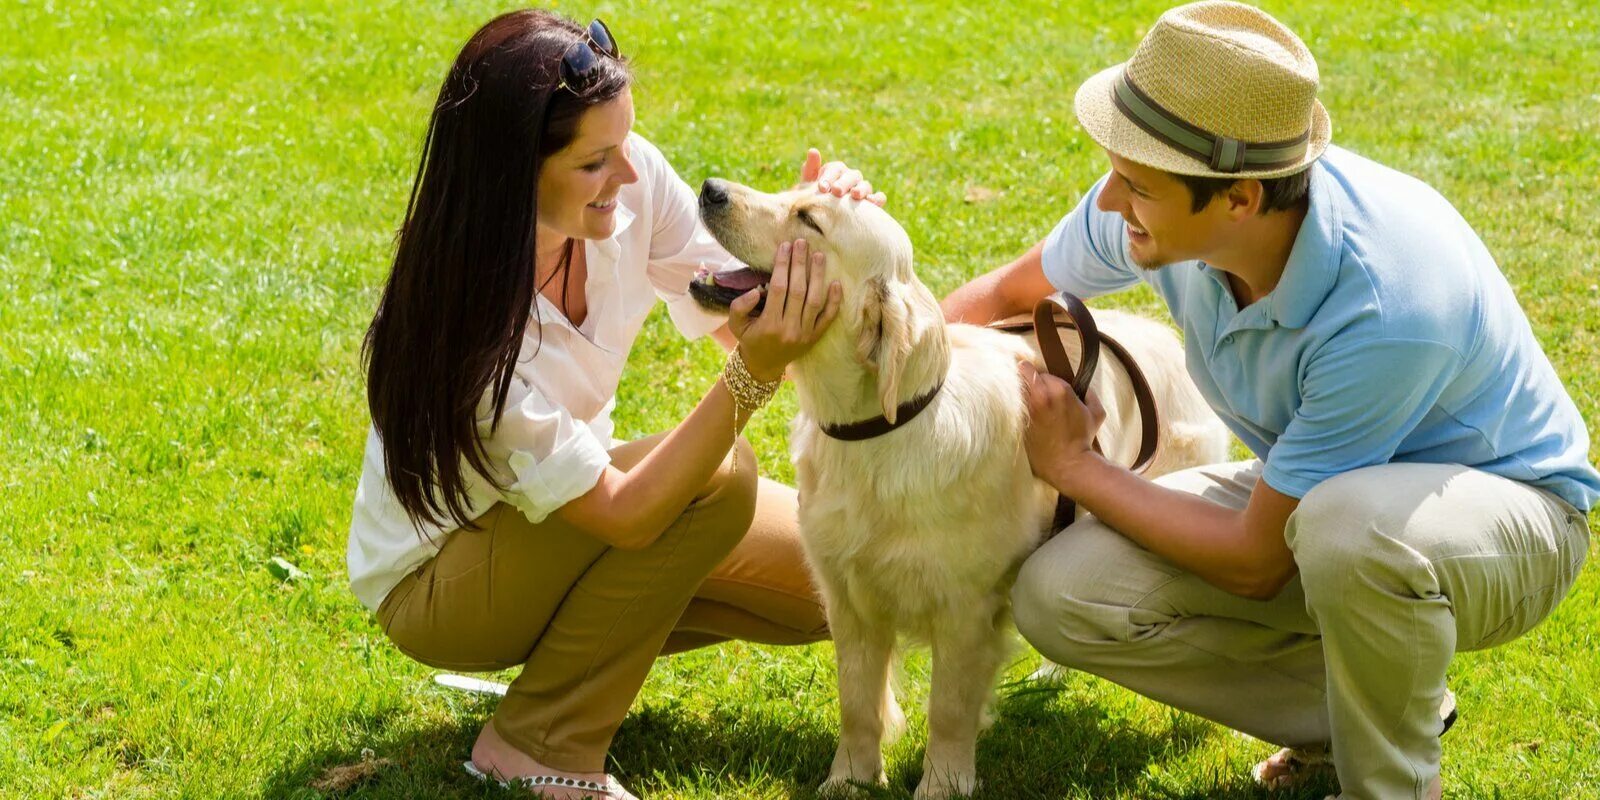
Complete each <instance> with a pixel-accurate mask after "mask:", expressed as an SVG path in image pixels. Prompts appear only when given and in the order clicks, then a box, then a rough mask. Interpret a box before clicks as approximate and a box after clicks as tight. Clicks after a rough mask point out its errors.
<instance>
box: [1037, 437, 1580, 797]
mask: <svg viewBox="0 0 1600 800" xmlns="http://www.w3.org/2000/svg"><path fill="white" fill-rule="evenodd" d="M1260 474H1261V467H1260V464H1259V463H1258V462H1249V463H1241V464H1223V465H1217V466H1211V467H1203V468H1199V469H1192V470H1187V471H1184V472H1179V473H1175V474H1172V475H1168V476H1165V477H1163V478H1160V479H1158V481H1157V482H1158V483H1161V484H1163V485H1166V486H1168V487H1171V488H1175V489H1179V490H1182V491H1186V492H1192V493H1194V494H1198V495H1201V496H1203V497H1205V498H1207V499H1209V500H1212V501H1214V502H1217V503H1221V504H1223V505H1226V506H1229V507H1231V508H1236V509H1240V508H1244V506H1245V504H1246V501H1247V500H1248V498H1249V496H1250V492H1251V490H1252V489H1253V488H1254V487H1255V484H1256V481H1257V479H1258V478H1259V477H1260ZM1284 536H1285V539H1286V541H1287V543H1288V545H1289V547H1290V549H1291V550H1293V551H1294V557H1295V562H1296V563H1297V564H1298V565H1299V568H1300V573H1299V576H1298V577H1296V578H1295V579H1294V581H1293V582H1292V583H1291V584H1289V586H1288V587H1287V588H1285V589H1284V590H1283V592H1282V593H1281V594H1279V595H1278V597H1276V598H1275V599H1273V600H1269V601H1256V600H1247V599H1245V598H1242V597H1237V596H1234V595H1231V594H1228V593H1227V592H1224V591H1222V590H1220V589H1217V588H1216V587H1213V586H1211V585H1210V584H1208V583H1206V582H1205V581H1203V580H1201V579H1199V578H1197V577H1195V576H1194V575H1192V574H1190V573H1187V572H1185V571H1183V570H1181V569H1178V568H1177V567H1174V566H1172V565H1171V564H1169V563H1167V562H1166V561H1165V560H1163V559H1161V558H1160V557H1158V556H1156V555H1154V554H1152V553H1150V552H1149V551H1147V550H1144V549H1143V548H1141V547H1139V546H1138V545H1136V544H1134V543H1133V542H1131V541H1130V540H1128V539H1126V538H1125V537H1123V536H1122V535H1120V534H1118V533H1116V532H1115V531H1113V530H1111V529H1110V528H1108V527H1106V526H1105V525H1103V524H1101V523H1100V522H1099V521H1098V520H1096V519H1094V518H1093V517H1085V518H1083V519H1080V520H1079V521H1078V522H1076V523H1074V524H1073V525H1072V526H1070V527H1068V528H1067V529H1065V530H1063V531H1062V532H1061V533H1060V534H1059V535H1057V536H1056V537H1055V538H1054V539H1052V540H1050V541H1049V542H1048V543H1046V544H1045V545H1044V546H1043V547H1042V548H1040V549H1039V551H1038V552H1036V553H1035V554H1034V555H1033V556H1032V557H1031V558H1029V559H1028V561H1027V562H1026V564H1025V565H1024V566H1023V568H1022V571H1021V573H1020V574H1019V576H1018V579H1017V583H1016V587H1015V589H1014V590H1013V593H1012V597H1013V601H1014V605H1015V615H1016V622H1017V627H1018V628H1019V629H1020V630H1021V631H1022V633H1023V635H1024V636H1026V637H1027V638H1028V640H1029V641H1030V642H1031V643H1032V644H1033V645H1034V646H1035V647H1037V648H1038V649H1039V651H1040V652H1041V653H1043V654H1044V655H1045V656H1046V657H1048V658H1050V659H1051V660H1053V661H1056V662H1059V663H1061V664H1065V665H1067V666H1070V667H1075V668H1078V669H1081V670H1084V671H1086V672H1091V673H1094V674H1096V675H1100V676H1102V677H1105V678H1107V679H1109V680H1112V681H1114V682H1116V683H1119V684H1121V685H1123V686H1125V687H1127V688H1129V689H1132V690H1133V691H1136V692H1138V693H1140V694H1142V695H1145V696H1147V697H1151V698H1154V699H1155V700H1158V701H1161V702H1163V703H1166V704H1168V705H1171V706H1175V707H1177V708H1181V709H1184V710H1187V711H1190V712H1193V713H1195V714H1199V715H1201V716H1204V717H1207V718H1209V719H1212V720H1215V721H1217V722H1220V723H1222V724H1223V725H1226V726H1228V727H1230V728H1234V729H1236V730H1240V731H1243V732H1245V733H1248V734H1250V735H1252V736H1255V737H1258V738H1261V739H1265V740H1267V741H1270V742H1275V743H1277V744H1279V745H1283V746H1292V747H1300V746H1314V745H1321V744H1328V743H1331V745H1332V748H1333V758H1334V765H1335V767H1336V768H1337V770H1338V774H1339V781H1340V785H1341V787H1342V789H1343V795H1342V796H1343V797H1344V798H1348V799H1349V800H1357V799H1358V798H1359V799H1360V800H1391V799H1392V798H1420V797H1422V796H1423V794H1422V793H1423V792H1424V791H1425V790H1426V789H1427V787H1428V785H1429V784H1430V783H1431V782H1432V780H1433V778H1434V777H1435V776H1436V775H1438V773H1439V757H1440V742H1439V738H1438V736H1439V733H1440V729H1441V723H1440V720H1439V715H1438V709H1439V705H1440V702H1441V700H1442V699H1443V696H1444V691H1445V670H1446V667H1447V666H1448V665H1449V663H1450V658H1451V657H1452V656H1453V655H1454V654H1455V653H1457V652H1461V651H1464V650H1477V649H1481V648H1486V647H1493V646H1495V645H1498V644H1503V643H1505V642H1508V641H1510V640H1512V639H1514V638H1516V637H1518V636H1520V635H1522V634H1523V633H1525V632H1527V631H1528V630H1529V629H1530V628H1532V627H1533V626H1534V625H1536V624H1537V623H1539V622H1540V621H1541V620H1543V619H1544V618H1545V617H1546V616H1547V615H1548V614H1549V613H1550V612H1551V610H1552V609H1554V608H1555V606H1556V604H1557V603H1558V602H1560V601H1561V599H1562V598H1563V597H1565V596H1566V594H1567V590H1568V589H1570V588H1571V586H1572V583H1573V581H1574V579H1575V578H1576V577H1577V574H1578V570H1579V568H1580V567H1581V566H1582V565H1583V560H1584V556H1585V554H1586V552H1587V549H1588V537H1589V533H1588V525H1587V521H1586V520H1585V519H1584V517H1583V516H1582V515H1581V514H1579V513H1578V512H1577V511H1575V510H1573V508H1572V507H1571V506H1569V505H1567V504H1566V503H1564V502H1562V501H1561V500H1559V499H1557V498H1556V497H1555V496H1554V495H1552V494H1549V493H1547V492H1544V491H1541V490H1539V489H1535V488H1532V487H1530V486H1527V485H1525V484H1521V483H1517V482H1515V481H1511V480H1507V479H1504V478H1500V477H1496V476H1493V475H1490V474H1488V473H1485V472H1481V471H1478V470H1473V469H1468V468H1466V467H1461V466H1453V465H1431V464H1388V465H1384V466H1378V467H1371V468H1367V469H1361V470H1356V471H1354V472H1350V473H1347V474H1345V475H1341V476H1339V477H1336V478H1334V479H1332V480H1329V481H1327V482H1325V483H1323V484H1321V485H1319V486H1318V487H1317V488H1315V489H1313V490H1312V491H1311V493H1310V494H1308V495H1307V496H1306V497H1305V498H1304V500H1303V501H1302V502H1301V504H1300V506H1299V508H1298V510H1297V511H1296V512H1295V513H1294V515H1293V516H1291V517H1290V519H1289V524H1288V526H1287V527H1286V528H1285V531H1284ZM1484 724H1491V723H1489V721H1487V720H1485V721H1484Z"/></svg>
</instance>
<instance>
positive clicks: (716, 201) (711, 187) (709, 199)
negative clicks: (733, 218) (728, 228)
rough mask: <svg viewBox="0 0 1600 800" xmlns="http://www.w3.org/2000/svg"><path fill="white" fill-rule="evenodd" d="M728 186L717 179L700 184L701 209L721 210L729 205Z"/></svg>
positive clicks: (710, 179)
mask: <svg viewBox="0 0 1600 800" xmlns="http://www.w3.org/2000/svg"><path fill="white" fill-rule="evenodd" d="M727 186H728V185H727V184H726V183H724V182H723V181H720V180H718V179H716V178H707V179H706V182H705V183H702V184H700V207H701V208H720V207H722V206H725V205H727V204H728V188H727Z"/></svg>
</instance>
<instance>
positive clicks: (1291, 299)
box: [1263, 161, 1343, 328]
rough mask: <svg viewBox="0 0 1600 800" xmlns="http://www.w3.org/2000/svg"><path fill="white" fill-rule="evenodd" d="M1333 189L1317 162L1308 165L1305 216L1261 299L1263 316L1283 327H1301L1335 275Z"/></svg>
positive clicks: (1338, 232)
mask: <svg viewBox="0 0 1600 800" xmlns="http://www.w3.org/2000/svg"><path fill="white" fill-rule="evenodd" d="M1337 188H1338V187H1336V186H1334V185H1333V178H1332V177H1330V176H1329V175H1328V171H1327V170H1326V169H1324V168H1323V166H1322V162H1321V161H1318V162H1315V163H1313V164H1312V165H1311V188H1310V191H1309V196H1310V200H1309V203H1308V207H1307V209H1306V218H1305V220H1304V221H1303V222H1301V223H1300V232H1299V233H1298V234H1296V235H1295V238H1294V247H1292V248H1290V250H1289V261H1288V263H1286V264H1285V265H1284V267H1283V277H1281V278H1279V279H1278V285H1277V286H1276V287H1274V288H1273V290H1272V291H1271V292H1270V293H1269V294H1268V296H1267V297H1266V298H1263V300H1267V301H1269V302H1267V303H1264V305H1266V306H1267V308H1266V309H1265V310H1266V312H1267V315H1268V316H1269V317H1270V318H1271V319H1272V320H1273V321H1274V322H1276V323H1277V324H1279V325H1282V326H1283V327H1286V328H1304V327H1305V326H1306V324H1307V323H1309V322H1310V321H1311V318H1312V317H1313V316H1315V315H1316V313H1317V309H1320V308H1321V307H1322V301H1324V300H1326V299H1327V298H1328V294H1329V293H1330V292H1332V291H1333V284H1334V283H1335V282H1336V281H1337V280H1338V278H1339V251H1340V249H1341V246H1342V244H1343V234H1342V230H1343V229H1342V227H1341V226H1340V224H1339V222H1340V215H1339V204H1338V196H1337Z"/></svg>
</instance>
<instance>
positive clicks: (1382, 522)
mask: <svg viewBox="0 0 1600 800" xmlns="http://www.w3.org/2000/svg"><path fill="white" fill-rule="evenodd" d="M1388 495H1389V493H1388V492H1386V491H1385V477H1384V470H1383V469H1382V468H1368V469H1360V470H1354V471H1352V472H1346V473H1344V474H1341V475H1336V476H1334V477H1332V478H1329V479H1328V480H1326V481H1323V482H1322V483H1320V484H1317V486H1316V487H1314V488H1313V489H1312V490H1311V491H1310V492H1308V493H1306V495H1305V497H1304V498H1302V499H1301V501H1300V505H1299V506H1298V507H1297V508H1296V509H1295V511H1294V513H1293V514H1291V515H1290V517H1289V521H1288V524H1287V525H1286V526H1285V528H1284V541H1285V543H1286V544H1287V545H1288V546H1289V549H1290V550H1291V551H1292V552H1293V553H1294V560H1295V564H1296V566H1297V567H1298V568H1299V571H1300V581H1301V584H1302V585H1303V587H1304V589H1305V593H1306V602H1307V604H1309V605H1311V606H1313V607H1316V606H1319V605H1321V606H1342V605H1344V601H1345V600H1346V599H1347V595H1349V594H1350V593H1351V592H1359V591H1362V587H1364V586H1370V585H1372V584H1373V583H1374V582H1375V581H1379V582H1383V583H1388V582H1389V577H1390V576H1393V574H1394V573H1395V571H1396V570H1397V569H1399V568H1401V567H1403V566H1405V565H1406V562H1409V561H1412V560H1413V559H1412V558H1410V557H1408V556H1410V555H1412V554H1407V553H1402V552H1396V551H1397V549H1398V550H1403V549H1404V548H1403V546H1401V545H1400V544H1399V543H1398V542H1396V541H1394V540H1393V539H1391V538H1389V537H1387V536H1386V535H1385V530H1386V529H1387V528H1388V527H1389V525H1390V524H1391V521H1390V520H1389V517H1390V516H1391V514H1390V513H1389V512H1390V509H1389V508H1387V504H1386V500H1387V498H1388ZM1324 610H1326V609H1324Z"/></svg>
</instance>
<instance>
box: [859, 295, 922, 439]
mask: <svg viewBox="0 0 1600 800" xmlns="http://www.w3.org/2000/svg"><path fill="white" fill-rule="evenodd" d="M865 288H866V297H865V298H863V300H862V303H861V321H860V325H859V326H858V327H857V328H856V330H857V331H858V333H857V336H856V357H857V358H858V359H860V361H861V363H863V364H865V365H866V366H867V367H868V368H869V369H871V370H873V371H874V372H876V373H877V374H878V403H879V405H881V406H883V418H884V419H886V420H888V421H889V422H891V423H893V422H894V421H895V412H896V411H897V410H898V409H899V403H897V402H895V398H896V397H897V396H899V393H900V371H901V370H902V369H903V368H904V367H905V364H906V359H907V358H908V357H909V356H910V355H911V308H910V306H909V305H908V303H907V302H906V298H905V296H904V293H903V292H901V291H899V290H898V289H896V288H895V287H894V286H892V285H890V283H889V282H888V281H884V280H874V281H871V282H869V283H867V284H866V286H865Z"/></svg>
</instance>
